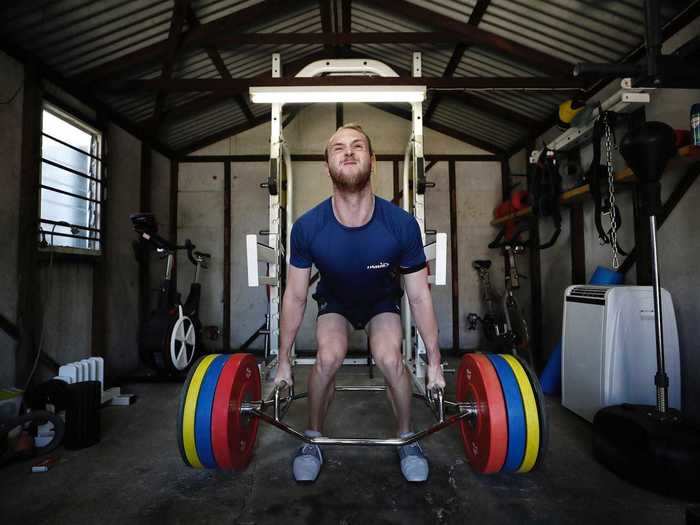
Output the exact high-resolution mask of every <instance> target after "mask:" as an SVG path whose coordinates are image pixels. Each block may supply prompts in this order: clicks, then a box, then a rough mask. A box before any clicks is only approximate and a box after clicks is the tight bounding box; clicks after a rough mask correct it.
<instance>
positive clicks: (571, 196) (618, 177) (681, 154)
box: [491, 146, 700, 226]
mask: <svg viewBox="0 0 700 525" xmlns="http://www.w3.org/2000/svg"><path fill="white" fill-rule="evenodd" d="M695 157H697V158H700V147H697V146H683V147H682V148H680V149H679V150H678V157H676V158H695ZM671 162H673V159H672V160H671ZM635 180H636V177H635V176H634V173H632V170H631V169H630V168H627V167H626V168H625V169H623V170H621V171H619V172H618V173H616V174H615V182H620V183H625V182H633V181H635ZM590 192H591V187H590V185H588V184H584V185H583V186H579V187H577V188H574V189H572V190H569V191H565V192H564V193H562V194H561V197H560V199H559V203H560V204H561V205H566V204H571V203H574V202H577V201H580V200H581V199H583V198H584V197H585V196H586V195H588V194H590ZM529 215H532V208H531V207H529V206H528V207H527V208H523V209H522V210H519V211H517V212H516V213H511V214H510V215H506V216H505V217H501V218H499V219H493V220H492V221H491V225H492V226H500V225H501V224H504V223H506V222H508V221H510V220H518V219H521V218H523V217H527V216H529Z"/></svg>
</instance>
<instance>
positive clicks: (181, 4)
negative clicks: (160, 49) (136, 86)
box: [151, 0, 190, 131]
mask: <svg viewBox="0 0 700 525" xmlns="http://www.w3.org/2000/svg"><path fill="white" fill-rule="evenodd" d="M189 7H190V0H175V2H174V5H173V16H172V20H171V22H170V31H169V32H168V45H167V47H168V50H167V53H166V55H165V58H164V59H163V65H162V67H161V72H160V78H161V79H163V80H168V79H170V78H172V75H173V66H174V64H175V57H176V56H177V50H178V47H179V46H180V42H181V41H182V27H183V25H184V23H185V11H186V10H187V9H188V8H189ZM164 102H165V94H164V93H163V92H162V91H160V90H159V91H157V92H156V99H155V103H154V105H153V118H152V122H151V127H152V129H153V130H154V131H155V130H157V129H158V124H159V122H160V117H161V115H162V113H163V104H164Z"/></svg>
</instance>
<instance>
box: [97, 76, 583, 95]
mask: <svg viewBox="0 0 700 525" xmlns="http://www.w3.org/2000/svg"><path fill="white" fill-rule="evenodd" d="M367 85H371V86H399V85H403V86H421V85H424V86H427V87H428V89H445V90H460V89H463V90H470V89H493V90H514V91H518V90H528V91H531V92H537V91H544V92H550V91H551V90H553V89H556V90H557V93H566V92H571V93H579V92H580V91H581V89H582V88H583V86H584V83H583V82H582V81H581V80H578V79H574V78H554V77H462V78H443V77H419V78H414V77H404V76H400V77H358V76H327V77H313V78H296V77H282V78H270V77H268V78H231V79H218V78H176V79H170V80H163V79H159V78H155V79H134V80H113V81H107V82H102V83H96V84H93V89H94V90H95V91H98V92H99V91H102V92H109V93H129V92H145V91H154V90H159V89H161V90H164V91H167V92H173V93H174V92H197V91H211V92H227V93H232V94H233V93H247V92H248V90H249V88H250V87H251V86H268V87H283V86H367Z"/></svg>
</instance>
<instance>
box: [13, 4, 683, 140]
mask: <svg viewBox="0 0 700 525" xmlns="http://www.w3.org/2000/svg"><path fill="white" fill-rule="evenodd" d="M406 1H408V2H410V3H411V4H413V5H415V6H416V7H419V8H423V9H426V10H428V11H430V12H434V13H438V14H440V15H442V16H445V17H449V18H450V19H452V20H457V21H459V22H462V23H466V22H467V21H468V20H469V18H470V15H471V14H472V10H473V9H474V6H475V4H476V0H406ZM263 2H264V0H192V2H191V5H192V10H193V12H194V14H195V17H196V19H197V22H196V24H195V25H206V24H210V23H217V21H218V23H219V24H220V23H221V21H223V20H227V19H226V18H225V17H230V19H231V23H232V24H236V16H237V14H238V13H241V12H243V13H245V11H244V10H246V9H248V8H252V9H253V10H254V11H256V10H257V9H258V8H261V7H262V8H263V9H262V11H261V12H262V13H263V16H261V17H260V18H258V19H254V20H252V21H251V22H250V23H246V24H245V25H244V26H243V27H237V28H236V29H235V31H239V32H240V31H243V32H252V33H320V32H322V31H323V24H322V20H321V10H320V8H319V2H318V1H317V0H289V2H287V3H286V4H282V8H275V9H269V10H268V11H269V14H267V13H266V11H265V9H264V4H263ZM643 2H644V0H606V1H605V2H603V1H597V0H549V1H547V2H539V1H537V2H535V1H531V0H492V1H491V2H490V3H489V5H488V8H487V9H486V11H485V13H484V15H483V17H482V19H481V22H480V24H479V26H478V27H479V29H482V30H484V31H488V32H490V33H493V34H494V35H497V36H500V37H503V38H506V39H509V40H511V41H513V42H516V43H518V44H521V45H524V46H527V47H530V48H532V49H535V50H538V51H541V52H543V53H546V54H549V55H550V56H552V57H555V58H558V59H560V60H564V61H567V62H571V63H574V62H579V61H594V62H608V61H616V60H619V59H620V58H622V57H624V56H626V55H627V54H629V53H630V52H631V51H632V50H634V49H635V48H636V47H637V46H639V45H640V44H641V43H642V40H643V14H642V13H643V11H642V7H643ZM682 4H683V3H682V2H677V1H672V0H666V1H665V2H662V19H663V20H664V21H667V20H669V19H670V18H671V17H673V16H674V15H676V14H677V13H678V12H679V10H680V9H681V8H682V7H683V6H682ZM330 5H331V13H332V16H331V25H333V26H334V28H333V29H334V30H337V31H340V30H341V29H340V28H341V27H343V22H344V21H343V20H342V12H341V9H340V2H339V1H335V2H331V4H330ZM378 5H381V7H377V6H378ZM173 6H174V2H173V0H100V1H94V0H25V1H23V2H17V3H14V5H7V6H0V15H2V16H0V34H2V35H3V36H2V38H3V40H5V41H7V42H8V43H10V44H11V45H12V46H13V47H16V48H19V49H21V50H23V51H24V52H26V53H29V54H31V55H33V56H36V57H37V58H39V59H40V60H41V61H42V62H43V63H45V64H47V65H48V66H49V67H51V68H52V69H53V70H55V71H56V72H58V73H59V74H60V75H62V76H64V77H66V78H71V77H76V78H80V75H81V74H83V73H84V72H86V71H89V70H92V69H93V68H95V67H97V66H100V65H105V64H110V63H112V61H114V60H116V59H118V58H120V57H127V56H130V55H134V56H138V53H141V52H143V51H147V50H148V49H149V46H152V45H154V44H163V43H165V42H166V40H167V38H168V33H169V30H170V25H171V18H172V13H173ZM409 15H411V13H408V12H405V11H402V12H397V10H396V8H395V5H394V4H393V3H392V2H386V3H384V4H376V3H374V2H372V3H366V2H363V1H362V0H354V1H353V2H352V11H351V30H352V31H353V32H429V31H440V30H441V28H439V27H433V26H431V25H430V23H431V21H430V20H428V19H427V17H425V18H426V19H425V20H423V19H421V18H420V17H416V16H409ZM188 23H191V22H188V21H186V22H185V25H184V29H185V30H189V29H191V28H190V27H189V25H188ZM224 32H225V31H224ZM213 47H214V48H216V49H217V52H218V53H219V55H220V57H221V59H222V61H223V63H224V65H225V67H226V69H227V70H228V73H229V74H230V75H231V76H232V77H234V78H242V77H255V76H258V75H265V74H267V73H268V72H269V71H270V59H271V54H272V53H273V52H279V53H281V54H282V61H283V65H284V64H285V63H287V64H288V63H290V62H292V61H295V60H299V59H303V58H304V57H309V56H311V55H315V54H316V55H317V54H318V53H319V52H321V51H322V50H323V49H324V46H323V45H322V44H295V45H292V44H280V45H271V44H265V45H235V46H234V45H227V44H225V43H221V44H219V45H214V46H213ZM454 48H455V46H454V45H453V44H446V43H425V44H421V45H418V44H356V45H353V46H352V51H353V53H355V54H361V55H364V56H368V57H371V58H374V59H377V60H382V61H384V62H386V63H388V64H389V65H392V66H394V67H396V68H400V69H403V70H410V69H411V56H412V52H413V51H417V50H418V51H421V52H422V59H423V75H424V76H431V77H432V76H442V75H443V74H444V72H445V69H446V67H447V65H448V63H449V61H450V58H451V57H452V55H453V52H454ZM162 68H163V66H162V64H160V63H158V61H157V60H156V61H155V62H151V63H140V62H139V61H138V60H135V61H134V65H133V66H132V65H131V64H130V66H129V67H128V69H127V70H126V71H122V70H120V71H119V72H118V73H115V74H114V75H113V76H112V77H111V78H112V79H129V78H141V79H147V78H159V77H160V76H161V74H162ZM220 76H221V75H220V72H219V71H218V70H217V67H216V66H215V64H214V62H213V61H212V59H211V57H210V56H209V54H208V52H207V51H206V50H205V49H203V48H198V49H192V48H188V49H184V50H182V51H181V52H180V53H179V54H178V55H177V58H176V61H175V63H174V64H173V70H172V77H173V78H219V77H220ZM454 76H456V77H533V76H537V77H540V76H544V74H543V72H542V71H539V70H538V69H537V68H536V67H532V66H530V65H526V64H524V63H523V61H521V60H517V59H514V58H513V57H512V56H507V55H505V54H503V53H502V52H499V51H496V50H494V49H492V48H486V47H484V45H481V46H476V45H468V46H467V48H466V51H465V52H464V54H463V56H462V58H461V60H460V62H459V64H458V66H457V68H456V70H455V72H454ZM97 95H98V96H99V97H100V98H101V99H102V100H104V101H105V102H106V103H107V104H109V105H110V106H111V107H112V108H113V109H114V110H115V111H116V112H118V113H119V114H121V115H122V116H124V117H126V118H127V119H129V120H131V121H133V122H141V123H145V122H147V121H149V120H150V119H151V118H152V117H153V113H154V108H155V100H156V93H155V92H144V93H128V94H120V95H105V94H101V93H98V94H97ZM472 95H473V97H476V99H477V100H478V99H483V100H485V101H487V102H488V103H490V104H495V105H497V106H500V107H502V108H503V112H500V113H502V114H501V116H495V115H492V114H489V113H486V112H485V111H484V110H483V109H479V108H475V107H474V106H475V105H478V104H475V103H474V98H473V97H472V100H471V104H469V103H466V104H465V103H462V102H460V101H458V100H456V99H455V98H454V97H442V98H441V101H440V103H439V104H438V105H437V108H436V110H435V111H434V113H433V115H432V121H433V122H435V123H437V124H440V125H442V126H447V127H451V128H453V129H455V130H456V131H459V132H462V133H464V134H467V135H470V136H474V137H479V138H482V139H483V141H485V142H490V143H492V144H493V145H494V146H497V147H498V148H508V147H509V146H510V145H512V144H514V143H516V142H518V140H519V139H522V138H523V137H524V136H525V134H526V133H527V131H528V130H527V129H525V128H524V127H523V125H522V124H519V125H514V124H513V123H512V122H509V121H508V119H507V114H503V113H504V112H505V113H507V112H512V113H514V114H516V115H521V116H523V117H525V118H529V119H531V120H534V121H545V120H546V119H547V118H548V117H549V116H550V115H551V114H552V113H553V112H554V110H555V108H556V107H557V105H558V104H559V103H560V102H561V101H562V100H564V99H565V98H566V95H565V94H562V93H557V92H552V93H549V94H548V93H528V92H522V91H511V92H505V91H496V92H494V91H477V92H473V93H472ZM246 98H247V97H246ZM431 99H432V94H431V98H430V99H429V100H428V101H426V103H425V105H424V108H427V107H429V106H430V100H431ZM203 101H204V102H207V104H204V103H203ZM188 104H189V107H197V108H202V109H200V110H199V111H183V112H182V115H178V110H179V109H180V108H183V107H184V108H187V107H188ZM163 109H164V111H166V112H169V114H168V118H167V119H166V120H165V121H164V122H163V125H162V126H161V128H160V131H159V133H158V138H159V140H160V141H161V142H163V143H165V144H166V145H167V146H168V147H170V148H173V149H174V150H177V149H178V148H181V147H183V146H186V145H188V144H194V143H199V142H200V141H201V140H202V139H203V138H205V137H207V136H209V135H212V134H215V133H218V132H222V131H224V130H226V129H230V128H233V127H235V126H239V125H244V124H245V122H246V121H247V118H246V115H245V113H244V112H243V111H242V110H241V108H240V107H239V104H238V103H236V102H235V101H234V100H233V99H227V98H223V97H222V96H218V97H212V96H209V95H208V94H207V93H183V92H176V93H169V94H168V95H167V96H165V97H164V98H163ZM249 109H250V111H251V112H252V113H253V115H256V116H259V115H261V114H265V113H266V112H267V111H268V110H269V108H266V107H265V106H260V105H255V106H253V105H249ZM514 120H515V121H516V122H517V121H518V120H521V121H522V119H517V118H516V119H514Z"/></svg>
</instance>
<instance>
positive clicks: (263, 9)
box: [72, 0, 301, 82]
mask: <svg viewBox="0 0 700 525" xmlns="http://www.w3.org/2000/svg"><path fill="white" fill-rule="evenodd" d="M300 3H301V2H289V1H287V0H264V1H262V2H260V3H257V4H255V5H253V6H250V7H246V8H244V9H240V10H238V11H236V12H234V13H231V14H230V15H226V16H223V17H221V18H218V19H216V20H214V21H212V22H208V23H206V24H201V25H199V26H198V27H194V28H192V31H190V32H189V33H188V34H187V35H185V37H184V38H183V39H182V43H181V50H182V51H186V50H189V49H197V48H202V47H204V46H207V45H214V44H216V43H218V42H219V41H221V40H222V39H224V38H225V37H226V35H230V34H232V33H235V32H236V31H238V30H241V29H243V28H246V27H248V26H249V25H250V24H254V23H259V22H261V21H262V20H265V19H266V18H269V17H270V16H271V15H280V14H283V13H286V12H289V11H290V10H293V9H298V8H299V5H300ZM167 51H168V42H167V40H166V41H162V42H158V43H156V44H152V45H150V46H146V47H144V48H141V49H137V50H136V51H132V52H131V53H128V54H126V55H124V56H121V57H119V58H116V59H114V60H110V61H109V62H106V63H104V64H101V65H99V66H96V67H94V68H92V69H89V70H86V71H83V72H81V73H78V74H77V75H75V77H73V78H72V80H74V81H75V80H77V81H80V82H87V81H93V80H97V79H101V78H106V77H109V76H110V75H114V74H115V73H119V72H122V71H125V70H128V69H133V68H137V67H143V66H145V65H148V64H152V63H154V62H158V61H159V60H162V58H163V57H164V56H165V55H166V54H167Z"/></svg>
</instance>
